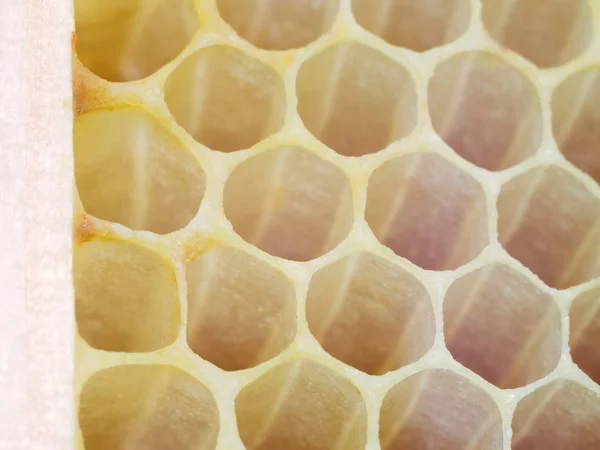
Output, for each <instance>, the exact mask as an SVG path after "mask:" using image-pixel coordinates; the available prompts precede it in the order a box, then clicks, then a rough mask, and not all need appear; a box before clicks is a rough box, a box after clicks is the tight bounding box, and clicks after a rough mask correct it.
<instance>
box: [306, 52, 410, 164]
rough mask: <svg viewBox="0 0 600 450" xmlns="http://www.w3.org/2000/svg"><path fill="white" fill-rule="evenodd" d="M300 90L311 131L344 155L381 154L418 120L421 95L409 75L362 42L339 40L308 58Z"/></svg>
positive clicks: (307, 123) (308, 126)
mask: <svg viewBox="0 0 600 450" xmlns="http://www.w3.org/2000/svg"><path fill="white" fill-rule="evenodd" d="M296 91H297V96H298V113H299V114H300V117H301V118H302V121H303V122H304V125H305V126H306V128H307V129H308V131H310V132H311V133H312V134H313V135H314V136H315V137H316V138H317V139H319V140H320V141H321V142H323V143H324V144H325V145H327V146H329V147H330V148H332V149H333V150H335V151H336V152H338V153H340V154H342V155H346V156H361V155H366V154H368V153H374V152H377V151H378V150H381V149H383V148H385V147H387V146H388V145H389V144H391V143H392V142H394V141H396V140H398V139H401V138H403V137H405V136H406V135H408V134H409V133H410V132H411V131H412V130H413V129H414V127H415V125H416V123H417V94H416V91H415V86H414V82H413V81H412V79H411V77H410V75H409V73H408V72H407V71H406V70H405V69H404V68H403V67H402V66H401V65H399V64H398V63H397V62H395V61H393V60H392V59H390V58H388V57H387V56H385V55H384V54H383V53H380V52H378V51H377V50H373V49H371V48H369V47H367V46H365V45H362V44H359V43H357V42H346V43H342V44H337V45H335V46H333V47H330V48H328V49H326V50H324V51H322V52H320V53H318V54H316V55H315V56H312V57H311V58H309V59H308V60H307V61H306V62H304V64H303V65H302V67H301V68H300V71H299V73H298V77H297V80H296Z"/></svg>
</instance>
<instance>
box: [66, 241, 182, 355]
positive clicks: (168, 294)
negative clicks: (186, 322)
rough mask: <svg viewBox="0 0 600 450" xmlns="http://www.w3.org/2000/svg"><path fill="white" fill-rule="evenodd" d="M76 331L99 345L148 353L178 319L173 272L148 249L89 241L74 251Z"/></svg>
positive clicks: (170, 337)
mask: <svg viewBox="0 0 600 450" xmlns="http://www.w3.org/2000/svg"><path fill="white" fill-rule="evenodd" d="M73 280H74V286H75V312H76V319H77V328H78V331H79V334H80V335H81V336H82V337H83V338H84V339H85V340H86V341H87V343H88V344H90V345H91V346H92V347H95V348H97V349H100V350H109V351H115V352H148V351H152V350H157V349H159V348H161V347H165V346H167V345H169V344H171V343H172V342H173V341H175V339H176V338H177V334H178V332H179V325H180V321H181V317H180V309H179V300H178V297H177V295H178V294H177V286H176V282H175V274H174V272H173V270H172V269H171V267H170V266H169V264H168V263H167V261H165V260H164V259H163V258H162V257H161V256H159V255H158V254H157V253H154V252H153V251H151V250H149V249H147V248H145V247H142V246H139V245H136V244H133V243H130V242H124V241H88V242H84V243H83V244H81V245H79V246H78V247H76V248H75V251H74V255H73Z"/></svg>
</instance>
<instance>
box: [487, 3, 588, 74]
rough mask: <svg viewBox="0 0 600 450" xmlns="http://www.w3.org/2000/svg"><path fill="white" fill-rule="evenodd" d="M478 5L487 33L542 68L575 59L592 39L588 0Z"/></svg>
mask: <svg viewBox="0 0 600 450" xmlns="http://www.w3.org/2000/svg"><path fill="white" fill-rule="evenodd" d="M482 4H483V22H484V25H485V27H486V28H487V30H488V32H489V33H490V35H491V36H492V37H493V38H494V39H495V40H496V41H498V42H499V43H500V44H501V45H503V46H505V47H508V48H509V49H511V50H513V51H515V52H517V53H519V54H521V55H522V56H524V57H525V58H528V59H529V60H531V61H532V62H533V63H534V64H537V65H538V66H539V67H542V68H546V67H552V66H558V65H561V64H564V63H566V62H568V61H570V60H571V59H574V58H576V57H577V56H579V55H580V54H581V53H583V51H584V50H585V49H586V48H587V46H588V45H589V43H590V41H591V40H592V38H593V35H592V33H593V24H592V16H593V15H592V11H591V8H590V5H589V0H482Z"/></svg>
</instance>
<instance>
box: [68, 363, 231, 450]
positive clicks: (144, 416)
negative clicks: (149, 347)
mask: <svg viewBox="0 0 600 450" xmlns="http://www.w3.org/2000/svg"><path fill="white" fill-rule="evenodd" d="M79 425H80V427H81V432H82V434H83V441H84V444H85V448H86V450H115V449H127V450H168V449H169V450H171V449H172V450H175V449H177V450H200V449H201V450H212V449H214V448H216V442H217V434H218V431H219V412H218V410H217V405H216V404H215V401H214V399H213V397H212V395H211V393H210V391H209V390H208V389H207V388H206V387H205V386H204V385H202V384H201V383H200V382H199V381H197V380H196V379H195V378H193V377H192V376H191V375H189V374H187V373H185V372H183V371H181V370H179V369H176V368H175V367H172V366H167V365H124V366H117V367H112V368H110V369H105V370H102V371H100V372H97V373H95V374H94V375H92V377H91V378H90V379H89V380H88V381H87V382H86V383H85V385H84V387H83V390H82V392H81V401H80V405H79Z"/></svg>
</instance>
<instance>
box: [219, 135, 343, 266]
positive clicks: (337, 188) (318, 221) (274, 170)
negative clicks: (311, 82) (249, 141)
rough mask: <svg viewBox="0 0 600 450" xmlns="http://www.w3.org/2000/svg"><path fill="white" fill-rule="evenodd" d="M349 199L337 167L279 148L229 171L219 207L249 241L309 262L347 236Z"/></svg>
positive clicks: (307, 154) (299, 150)
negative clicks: (221, 206) (220, 206)
mask: <svg viewBox="0 0 600 450" xmlns="http://www.w3.org/2000/svg"><path fill="white" fill-rule="evenodd" d="M352 201H353V199H352V189H351V187H350V183H349V182H348V179H347V178H346V176H345V175H344V173H343V172H342V171H341V170H340V169H338V168H337V167H336V166H334V165H333V164H331V163H330V162H327V161H325V160H323V159H321V158H319V157H318V156H315V155H314V154H312V153H310V152H308V151H306V150H304V149H302V148H299V147H282V148H279V149H277V150H272V151H268V152H266V153H262V154H259V155H258V156H254V157H253V158H251V159H249V160H248V161H245V162H244V163H242V164H241V165H239V166H238V167H237V168H236V169H235V170H234V171H233V172H232V173H231V175H230V176H229V179H228V180H227V183H226V185H225V193H224V199H223V207H224V209H225V214H226V216H227V218H228V219H229V220H230V221H231V223H232V224H233V228H234V230H235V231H236V233H238V234H239V235H240V236H241V237H242V238H243V239H245V240H246V241H247V242H249V243H251V244H253V245H255V246H257V247H258V248H260V249H261V250H263V251H265V252H267V253H270V254H271V255H274V256H278V257H280V258H286V259H291V260H294V261H308V260H310V259H313V258H316V257H318V256H321V255H323V254H325V253H327V252H328V251H330V250H331V249H333V248H334V247H336V246H337V245H338V244H339V243H340V242H341V241H342V240H343V239H344V238H345V237H346V236H347V235H348V232H349V231H350V228H351V226H352V222H353V218H354V210H353V203H352Z"/></svg>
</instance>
